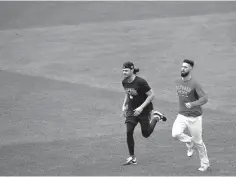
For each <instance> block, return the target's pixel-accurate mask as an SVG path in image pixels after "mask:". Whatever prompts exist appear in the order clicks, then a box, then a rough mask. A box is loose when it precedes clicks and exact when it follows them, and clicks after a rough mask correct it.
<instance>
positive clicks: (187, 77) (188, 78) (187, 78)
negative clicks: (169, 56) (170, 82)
mask: <svg viewBox="0 0 236 177" xmlns="http://www.w3.org/2000/svg"><path fill="white" fill-rule="evenodd" d="M191 78H192V76H191V75H190V74H189V75H187V76H186V77H182V80H183V81H188V80H190V79H191Z"/></svg>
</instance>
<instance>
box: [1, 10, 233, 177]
mask: <svg viewBox="0 0 236 177" xmlns="http://www.w3.org/2000/svg"><path fill="white" fill-rule="evenodd" d="M235 31H236V12H229V13H226V12H224V13H220V14H217V13H212V14H205V15H194V16H179V17H168V18H151V19H150V18H148V19H142V20H137V19H135V20H132V19H128V20H120V21H109V22H106V21H102V22H90V23H83V24H76V25H72V24H69V25H57V26H42V27H30V28H20V29H4V30H2V31H0V69H1V72H0V81H1V87H0V120H1V123H0V175H18V176H30V175H47V176H50V175H64V176H65V175H76V176H79V175H117V176H124V175H126V176H132V175H133V176H138V175H145V176H148V175H155V176H158V175H162V176H163V175H167V176H168V175H175V176H177V175H207V176H211V175H218V176H219V175H231V176H233V175H235V174H236V150H235V147H236V138H235V135H234V134H235V130H236V128H235V127H236V126H235V125H236V119H235V114H236V106H235V102H236V93H235V92H234V91H235V89H234V88H235V83H233V82H234V81H235V80H236V70H235V65H234V64H236V60H235V58H236V33H235ZM184 58H190V59H193V60H194V61H195V62H196V68H195V71H194V75H195V77H196V78H197V79H198V80H199V82H200V83H201V84H202V85H203V87H204V89H205V91H206V92H207V93H208V96H209V102H208V104H207V105H205V106H204V116H203V118H204V120H203V123H204V125H203V130H204V141H205V144H206V146H207V149H208V153H209V158H210V162H211V164H212V170H211V171H210V172H206V173H199V172H197V170H196V169H197V168H198V167H199V159H198V157H193V158H191V159H188V158H187V157H186V155H185V154H186V147H185V145H184V144H181V143H179V142H178V141H174V140H173V139H172V137H171V128H172V124H173V121H174V120H175V117H176V114H177V108H178V104H177V97H176V94H175V85H174V81H175V80H176V79H177V78H179V76H180V65H181V62H182V60H183V59H184ZM127 60H130V61H133V62H134V63H135V64H136V66H137V67H139V68H140V69H141V73H140V75H141V76H143V77H145V78H147V80H148V82H149V83H150V85H151V86H152V87H153V89H154V90H155V92H156V99H155V101H154V105H155V108H156V109H157V110H159V111H161V112H164V113H165V114H166V115H167V116H168V118H169V119H168V121H167V122H166V123H159V124H158V125H157V127H156V129H155V132H154V133H153V134H152V136H151V137H150V138H149V139H144V138H143V137H142V136H141V133H140V129H139V127H138V128H137V129H136V130H135V142H136V147H135V151H136V155H137V159H138V165H136V166H128V167H122V166H121V164H122V163H123V162H124V160H125V158H126V157H127V156H128V149H127V145H126V137H125V135H126V133H125V124H124V118H123V117H122V116H121V105H122V102H123V97H124V93H123V89H122V86H121V79H122V75H121V74H122V73H121V66H122V64H123V62H124V61H127Z"/></svg>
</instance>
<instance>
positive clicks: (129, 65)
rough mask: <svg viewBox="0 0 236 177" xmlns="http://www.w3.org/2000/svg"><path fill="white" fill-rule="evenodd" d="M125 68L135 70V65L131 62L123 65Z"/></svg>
mask: <svg viewBox="0 0 236 177" xmlns="http://www.w3.org/2000/svg"><path fill="white" fill-rule="evenodd" d="M123 68H129V69H134V64H133V63H132V62H130V61H127V62H125V63H124V64H123Z"/></svg>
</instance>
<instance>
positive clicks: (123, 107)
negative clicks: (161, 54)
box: [122, 94, 128, 111]
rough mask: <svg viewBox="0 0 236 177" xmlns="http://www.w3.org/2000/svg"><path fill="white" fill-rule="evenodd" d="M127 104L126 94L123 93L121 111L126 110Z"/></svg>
mask: <svg viewBox="0 0 236 177" xmlns="http://www.w3.org/2000/svg"><path fill="white" fill-rule="evenodd" d="M127 104H128V95H127V94H125V99H124V102H123V106H122V111H125V110H126V105H127Z"/></svg>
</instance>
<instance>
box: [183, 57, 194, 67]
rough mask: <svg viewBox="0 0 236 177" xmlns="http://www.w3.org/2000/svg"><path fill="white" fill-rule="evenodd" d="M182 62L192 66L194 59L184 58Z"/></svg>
mask: <svg viewBox="0 0 236 177" xmlns="http://www.w3.org/2000/svg"><path fill="white" fill-rule="evenodd" d="M183 63H188V64H189V65H190V66H192V67H194V61H193V60H189V59H184V61H183Z"/></svg>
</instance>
